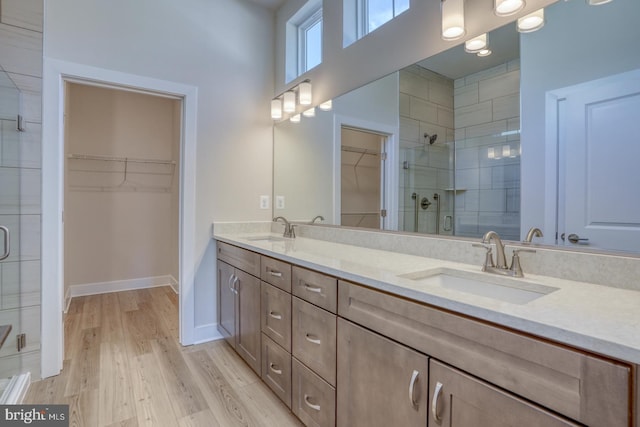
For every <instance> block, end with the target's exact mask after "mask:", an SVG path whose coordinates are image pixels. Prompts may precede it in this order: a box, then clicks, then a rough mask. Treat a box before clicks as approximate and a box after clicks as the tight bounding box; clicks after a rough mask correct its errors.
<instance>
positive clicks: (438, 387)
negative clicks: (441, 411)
mask: <svg viewBox="0 0 640 427" xmlns="http://www.w3.org/2000/svg"><path fill="white" fill-rule="evenodd" d="M441 394H442V383H441V382H438V383H437V384H436V388H435V389H434V390H433V400H432V401H431V414H432V415H433V418H435V419H436V421H442V418H441V417H440V415H438V403H440V402H439V400H440V395H441Z"/></svg>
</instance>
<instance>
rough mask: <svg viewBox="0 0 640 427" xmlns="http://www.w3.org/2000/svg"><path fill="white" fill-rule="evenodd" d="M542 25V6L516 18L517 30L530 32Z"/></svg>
mask: <svg viewBox="0 0 640 427" xmlns="http://www.w3.org/2000/svg"><path fill="white" fill-rule="evenodd" d="M542 27H544V8H543V9H538V10H536V11H535V12H533V13H530V14H528V15H525V16H523V17H522V18H518V31H519V32H521V33H532V32H534V31H538V30H539V29H540V28H542Z"/></svg>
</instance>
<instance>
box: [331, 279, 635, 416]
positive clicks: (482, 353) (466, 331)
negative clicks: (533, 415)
mask: <svg viewBox="0 0 640 427" xmlns="http://www.w3.org/2000/svg"><path fill="white" fill-rule="evenodd" d="M338 294H339V295H338V313H339V314H340V316H342V317H345V318H347V319H350V320H351V321H353V322H355V323H358V324H360V325H363V326H366V327H367V328H369V329H372V330H375V331H377V332H379V333H381V334H382V335H386V336H388V337H391V338H393V339H394V340H396V341H399V342H401V343H403V344H405V345H407V346H409V347H412V348H414V349H416V350H419V351H421V352H423V353H425V354H428V355H430V356H432V357H434V358H437V359H440V360H445V361H447V363H449V364H451V365H453V366H455V367H457V368H459V369H461V370H463V371H465V372H468V373H470V374H472V375H475V376H477V377H480V378H482V379H485V380H486V381H488V382H490V383H493V384H495V385H498V386H500V387H502V388H504V389H506V390H509V391H511V392H513V393H515V394H517V395H520V396H523V397H525V398H527V399H529V400H532V401H534V402H537V403H539V404H541V405H542V406H545V407H547V408H550V409H552V410H554V411H556V412H558V413H560V414H563V415H565V416H567V417H569V418H571V419H574V420H577V421H580V422H581V423H584V424H587V425H591V426H628V425H630V424H631V418H630V413H631V402H630V396H632V393H631V377H630V375H631V367H630V366H629V365H627V364H624V363H619V362H616V361H612V360H608V359H604V358H600V357H598V356H595V355H590V354H586V353H584V352H581V351H577V350H573V349H569V348H567V347H564V346H561V345H556V344H552V343H550V342H548V341H544V340H539V339H535V338H533V337H531V336H528V335H524V334H520V333H517V332H514V331H510V330H507V329H505V328H501V327H498V326H494V325H491V324H488V323H485V322H481V321H476V320H473V319H469V318H467V317H463V316H458V315H455V314H452V313H449V312H444V311H441V310H438V309H436V308H432V307H430V306H427V305H425V304H421V303H417V302H412V301H408V300H406V299H402V298H398V297H394V296H390V295H388V294H385V293H382V292H378V291H375V290H372V289H370V288H366V287H364V286H360V285H355V284H352V283H348V282H344V281H340V282H339V284H338Z"/></svg>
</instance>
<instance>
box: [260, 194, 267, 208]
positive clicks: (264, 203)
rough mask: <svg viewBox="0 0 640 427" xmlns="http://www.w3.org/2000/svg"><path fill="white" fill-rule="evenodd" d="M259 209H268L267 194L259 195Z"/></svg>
mask: <svg viewBox="0 0 640 427" xmlns="http://www.w3.org/2000/svg"><path fill="white" fill-rule="evenodd" d="M260 209H269V196H260Z"/></svg>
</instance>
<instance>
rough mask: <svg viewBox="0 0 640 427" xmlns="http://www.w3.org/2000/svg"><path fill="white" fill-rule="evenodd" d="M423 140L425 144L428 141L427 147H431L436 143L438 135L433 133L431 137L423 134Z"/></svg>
mask: <svg viewBox="0 0 640 427" xmlns="http://www.w3.org/2000/svg"><path fill="white" fill-rule="evenodd" d="M424 139H425V142H426V141H429V145H433V143H434V142H436V139H438V134H436V133H434V134H433V135H429V134H428V133H426V132H425V133H424Z"/></svg>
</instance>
